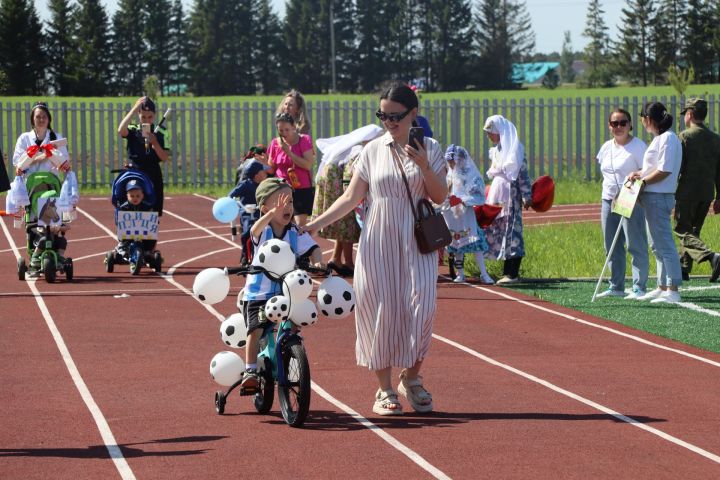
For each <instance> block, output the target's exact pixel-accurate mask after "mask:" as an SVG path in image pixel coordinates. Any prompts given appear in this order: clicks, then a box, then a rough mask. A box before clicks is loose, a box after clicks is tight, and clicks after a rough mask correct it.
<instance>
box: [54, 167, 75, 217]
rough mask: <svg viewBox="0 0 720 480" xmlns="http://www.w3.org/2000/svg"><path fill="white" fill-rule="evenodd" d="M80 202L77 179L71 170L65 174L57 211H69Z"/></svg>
mask: <svg viewBox="0 0 720 480" xmlns="http://www.w3.org/2000/svg"><path fill="white" fill-rule="evenodd" d="M79 201H80V191H79V188H78V181H77V177H76V176H75V172H73V171H72V170H71V171H69V172H67V173H66V174H65V180H64V181H63V184H62V188H61V189H60V196H59V197H58V210H60V209H61V208H62V209H63V210H62V211H69V210H71V209H73V208H75V207H76V206H77V204H78V202H79Z"/></svg>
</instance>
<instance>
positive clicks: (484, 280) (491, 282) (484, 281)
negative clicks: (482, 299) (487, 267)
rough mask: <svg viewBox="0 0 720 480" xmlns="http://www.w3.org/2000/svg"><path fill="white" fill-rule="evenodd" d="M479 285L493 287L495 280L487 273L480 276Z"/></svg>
mask: <svg viewBox="0 0 720 480" xmlns="http://www.w3.org/2000/svg"><path fill="white" fill-rule="evenodd" d="M480 283H482V284H483V285H495V280H493V279H492V277H491V276H490V275H488V274H487V273H483V274H482V275H480Z"/></svg>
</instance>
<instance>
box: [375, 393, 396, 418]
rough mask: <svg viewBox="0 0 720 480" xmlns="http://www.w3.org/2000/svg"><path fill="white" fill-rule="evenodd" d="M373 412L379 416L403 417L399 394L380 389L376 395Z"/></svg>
mask: <svg viewBox="0 0 720 480" xmlns="http://www.w3.org/2000/svg"><path fill="white" fill-rule="evenodd" d="M373 412H375V413H377V414H378V415H402V414H403V411H402V405H400V401H399V400H398V396H397V393H395V392H394V391H392V390H381V389H379V388H378V391H377V393H376V394H375V404H374V405H373Z"/></svg>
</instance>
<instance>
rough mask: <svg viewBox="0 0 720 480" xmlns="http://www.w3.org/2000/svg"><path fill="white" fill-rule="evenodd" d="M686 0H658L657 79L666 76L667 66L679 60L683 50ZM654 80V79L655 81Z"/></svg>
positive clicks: (656, 21)
mask: <svg viewBox="0 0 720 480" xmlns="http://www.w3.org/2000/svg"><path fill="white" fill-rule="evenodd" d="M686 12H687V0H659V1H658V8H657V15H656V16H655V32H654V35H653V36H654V37H655V62H656V63H657V69H656V70H657V80H662V79H664V77H665V76H666V72H667V68H668V67H669V66H670V65H676V64H677V63H678V62H679V61H680V57H681V52H682V51H683V50H684V45H685V42H686V39H685V33H684V30H685V20H684V19H685V15H686ZM657 80H656V81H657Z"/></svg>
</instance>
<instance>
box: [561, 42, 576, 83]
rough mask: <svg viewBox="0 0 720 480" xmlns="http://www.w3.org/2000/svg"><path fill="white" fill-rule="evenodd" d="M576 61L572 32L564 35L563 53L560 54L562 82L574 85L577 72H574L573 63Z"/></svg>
mask: <svg viewBox="0 0 720 480" xmlns="http://www.w3.org/2000/svg"><path fill="white" fill-rule="evenodd" d="M574 61H575V53H574V52H573V49H572V39H571V38H570V31H569V30H566V31H565V33H563V44H562V51H561V52H560V74H561V76H562V81H563V82H566V83H573V82H574V81H575V70H573V62H574Z"/></svg>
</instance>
